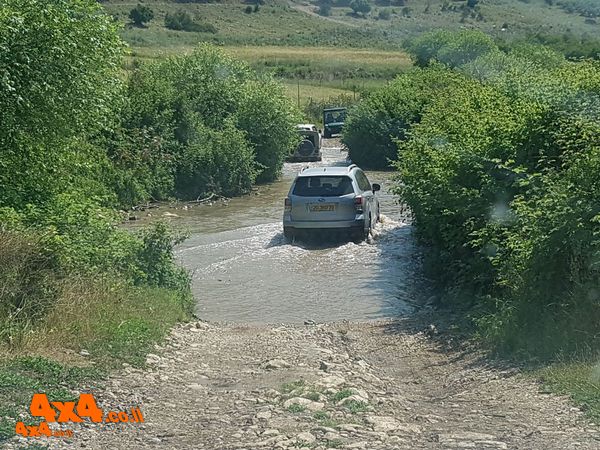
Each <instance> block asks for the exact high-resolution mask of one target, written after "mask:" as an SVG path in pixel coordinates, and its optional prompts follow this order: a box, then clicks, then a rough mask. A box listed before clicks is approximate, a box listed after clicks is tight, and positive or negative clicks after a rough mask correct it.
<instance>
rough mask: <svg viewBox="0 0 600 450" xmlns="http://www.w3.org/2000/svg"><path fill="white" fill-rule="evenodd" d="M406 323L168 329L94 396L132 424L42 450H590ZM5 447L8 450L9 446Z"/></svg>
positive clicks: (489, 372) (487, 372)
mask: <svg viewBox="0 0 600 450" xmlns="http://www.w3.org/2000/svg"><path fill="white" fill-rule="evenodd" d="M433 317H435V316H433V315H431V316H430V317H428V318H426V319H425V320H426V321H425V322H423V320H421V319H422V318H421V319H419V320H416V319H414V318H413V319H410V320H403V321H385V322H375V323H363V324H354V323H339V324H331V325H316V324H307V325H305V326H288V325H285V326H270V327H268V326H264V327H255V326H252V327H250V326H241V325H218V324H208V323H204V322H196V323H191V324H186V325H184V326H181V327H178V328H176V329H174V330H173V331H172V333H171V336H170V337H169V339H168V341H167V342H166V343H165V344H164V346H163V347H160V348H159V347H157V348H156V351H155V354H150V355H148V359H147V367H146V368H145V369H134V368H131V367H124V369H123V370H122V371H121V372H120V373H115V374H114V376H112V377H111V378H110V379H109V380H108V381H107V382H106V383H105V386H104V388H103V389H101V390H97V391H95V392H96V396H97V398H98V399H99V402H100V403H101V405H102V407H103V408H104V409H105V410H108V409H113V410H124V409H127V408H129V407H131V406H139V407H140V409H141V410H142V412H143V414H144V416H145V419H146V421H145V423H144V424H120V425H112V424H111V425H109V424H104V423H102V424H91V423H90V424H87V423H86V424H85V425H84V426H82V427H76V426H72V425H71V426H70V428H71V429H73V430H74V431H75V435H74V437H73V439H63V438H51V439H49V440H48V442H50V447H51V448H91V449H137V448H165V449H219V450H221V449H222V450H227V449H248V450H251V449H286V448H303V447H306V448H313V449H326V448H344V449H368V450H375V449H438V448H444V449H446V448H464V449H467V448H468V449H517V448H518V449H571V448H573V449H597V448H600V432H599V430H598V429H597V428H596V427H594V426H592V425H591V424H590V423H588V422H587V421H586V420H585V418H584V417H583V416H582V413H581V412H580V411H579V410H578V409H577V408H575V407H573V405H572V404H570V403H569V402H568V401H567V400H566V399H564V398H560V397H556V396H553V395H549V394H547V393H544V392H543V391H542V390H541V388H540V386H539V385H537V384H535V383H533V382H532V381H530V380H528V379H527V378H526V377H524V376H523V375H521V374H520V373H519V371H518V370H517V369H514V368H505V367H504V368H503V367H499V366H498V365H495V364H493V363H492V362H490V361H489V360H487V359H485V358H483V357H482V356H481V355H480V354H478V353H476V352H470V351H467V350H466V349H462V350H461V349H457V348H453V347H454V346H453V344H452V337H451V335H449V334H447V333H446V332H444V331H441V332H439V331H438V330H437V329H435V328H434V327H428V326H423V324H426V323H428V322H427V321H428V320H431V319H433ZM16 444H18V441H17V440H15V441H13V442H12V443H11V444H9V446H12V447H16Z"/></svg>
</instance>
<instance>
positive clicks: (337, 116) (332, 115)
mask: <svg viewBox="0 0 600 450" xmlns="http://www.w3.org/2000/svg"><path fill="white" fill-rule="evenodd" d="M345 121H346V108H328V109H324V110H323V127H324V130H323V135H324V137H326V138H330V137H331V136H333V135H334V134H340V133H341V132H342V127H343V126H344V122H345Z"/></svg>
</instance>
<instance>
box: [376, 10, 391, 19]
mask: <svg viewBox="0 0 600 450" xmlns="http://www.w3.org/2000/svg"><path fill="white" fill-rule="evenodd" d="M377 17H378V18H379V19H380V20H390V19H391V18H392V11H391V9H389V8H383V9H380V10H379V14H377Z"/></svg>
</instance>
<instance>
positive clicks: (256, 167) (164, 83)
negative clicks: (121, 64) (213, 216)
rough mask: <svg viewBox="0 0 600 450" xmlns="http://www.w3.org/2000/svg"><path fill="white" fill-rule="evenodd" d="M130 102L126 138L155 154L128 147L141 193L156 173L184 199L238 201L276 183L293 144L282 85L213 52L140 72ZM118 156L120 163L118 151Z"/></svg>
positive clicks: (293, 116)
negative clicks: (262, 184)
mask: <svg viewBox="0 0 600 450" xmlns="http://www.w3.org/2000/svg"><path fill="white" fill-rule="evenodd" d="M128 97H129V99H130V101H129V103H128V108H127V111H126V113H125V118H124V128H125V132H124V133H125V135H126V136H128V139H131V136H132V135H133V136H134V137H136V136H139V137H143V138H144V140H146V141H147V142H148V145H147V146H146V148H148V147H149V148H151V149H152V151H151V152H149V155H148V156H145V153H146V149H144V148H143V147H138V149H137V154H136V149H135V148H131V147H125V150H127V151H128V150H129V149H131V152H132V153H133V154H134V156H133V157H128V158H126V161H130V162H131V161H134V162H135V161H137V162H138V163H136V164H134V166H133V168H130V169H131V170H133V171H134V173H135V172H137V173H140V174H141V179H140V185H141V186H143V188H144V189H147V186H148V183H147V182H146V181H144V180H145V177H144V174H145V173H153V174H156V173H157V168H161V171H160V172H158V173H165V178H168V177H169V176H170V179H171V180H172V182H173V186H175V188H176V189H175V192H176V193H178V194H179V195H183V196H184V197H185V198H194V199H195V198H197V197H198V196H201V195H207V194H210V193H216V194H225V195H237V194H240V193H243V192H246V191H248V190H249V188H250V186H251V184H252V183H253V182H254V181H255V180H256V179H257V178H258V179H259V180H261V181H268V180H273V179H275V178H276V177H277V175H278V174H279V172H280V171H281V168H282V165H283V158H284V156H285V155H286V154H287V153H288V151H289V148H291V147H292V146H293V143H294V138H295V133H294V131H293V130H294V124H295V123H296V121H297V117H296V114H295V113H294V108H293V106H292V104H291V101H290V100H289V99H288V98H287V97H286V96H285V95H284V93H283V90H282V88H281V86H280V85H278V84H276V83H274V82H273V81H272V80H271V79H269V78H259V77H258V76H257V75H256V74H255V73H254V72H252V71H251V70H250V69H249V68H248V66H247V65H245V64H242V63H240V62H238V61H236V60H234V59H233V58H231V57H229V56H226V55H225V54H224V53H223V52H222V51H220V50H217V49H216V48H214V47H210V46H204V47H201V48H199V49H198V50H197V51H196V52H194V53H193V54H192V55H189V56H185V57H177V58H171V59H169V60H167V61H164V62H161V63H157V64H150V65H146V66H143V67H141V68H139V69H138V70H136V71H135V72H134V74H133V75H132V76H131V78H130V82H129V91H128ZM236 130H239V131H242V132H243V133H241V134H240V133H237V132H236ZM134 142H135V140H134ZM117 151H118V152H121V154H119V155H118V160H122V159H123V157H122V156H123V155H122V152H123V151H124V150H123V146H117ZM140 153H141V154H140ZM218 153H221V155H219V154H218ZM250 156H252V160H251V161H250V160H249V158H250ZM149 165H151V166H152V170H149V171H147V172H144V171H143V170H139V169H137V168H139V167H141V168H144V167H147V166H149ZM136 167H137V168H136ZM169 174H170V175H169ZM161 186H166V185H164V184H161ZM128 195H129V194H128Z"/></svg>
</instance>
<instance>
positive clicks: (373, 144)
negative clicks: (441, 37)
mask: <svg viewBox="0 0 600 450" xmlns="http://www.w3.org/2000/svg"><path fill="white" fill-rule="evenodd" d="M462 80H463V77H461V76H459V75H458V74H456V73H453V72H452V71H450V70H446V69H444V68H442V67H437V68H435V69H434V70H422V69H415V70H412V71H409V72H406V73H403V74H401V75H399V76H398V77H397V78H396V79H395V80H394V81H392V82H390V83H389V84H388V85H387V86H386V87H385V88H383V89H380V90H378V91H375V92H373V93H372V94H370V95H369V96H367V97H366V98H365V99H364V100H363V101H361V102H360V103H359V104H358V105H357V106H356V107H355V108H352V109H351V110H350V113H349V114H348V117H347V119H346V124H345V128H344V135H343V138H342V139H343V142H344V144H345V145H346V146H347V147H348V150H349V156H350V158H351V159H352V161H353V162H355V163H356V164H359V165H360V166H363V167H368V168H380V169H381V168H387V167H389V165H390V162H391V161H394V160H396V158H397V156H398V147H397V145H396V140H398V139H406V138H407V136H408V134H409V131H410V127H411V125H412V124H413V123H416V122H419V121H420V118H421V114H422V113H423V111H424V109H425V108H426V107H427V105H428V104H429V103H431V102H432V101H433V100H434V99H435V97H436V96H437V94H438V91H439V90H440V89H444V88H445V87H447V86H449V85H452V84H456V83H460V82H461V81H462Z"/></svg>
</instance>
